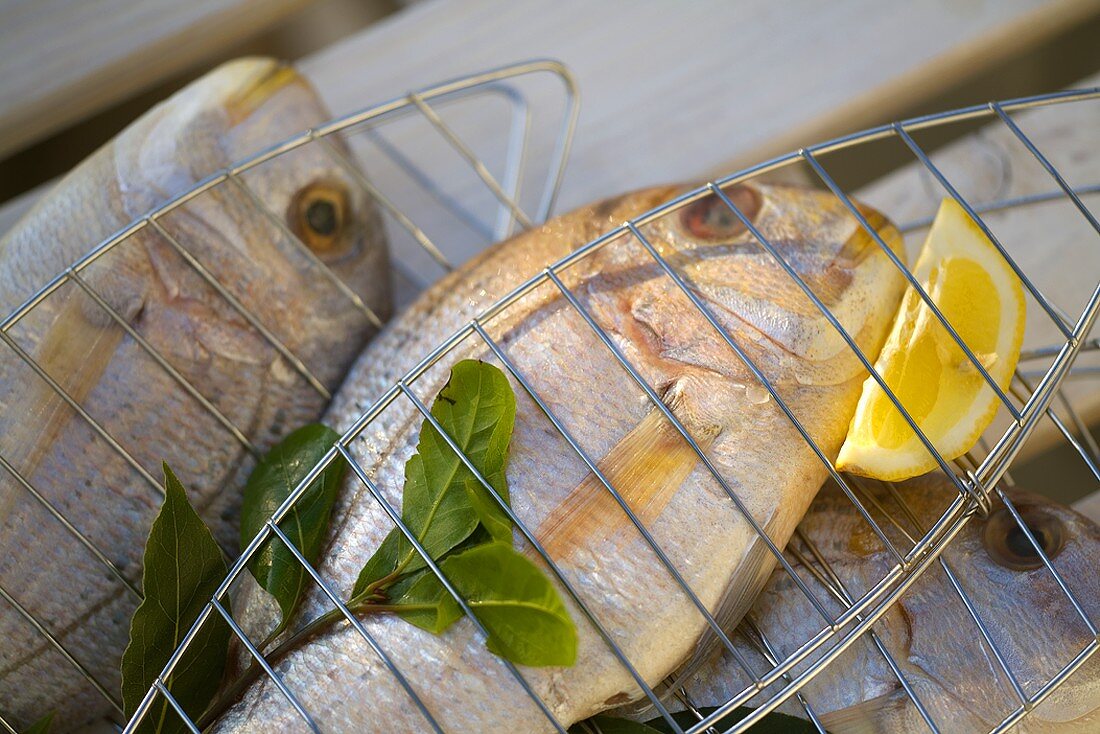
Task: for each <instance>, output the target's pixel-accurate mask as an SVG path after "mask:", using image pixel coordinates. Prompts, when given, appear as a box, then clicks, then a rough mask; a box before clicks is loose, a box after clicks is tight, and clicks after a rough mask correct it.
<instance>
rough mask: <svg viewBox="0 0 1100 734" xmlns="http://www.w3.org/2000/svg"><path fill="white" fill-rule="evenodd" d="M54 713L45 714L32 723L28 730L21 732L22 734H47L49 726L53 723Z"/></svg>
mask: <svg viewBox="0 0 1100 734" xmlns="http://www.w3.org/2000/svg"><path fill="white" fill-rule="evenodd" d="M56 713H57V712H56V711H51V712H50V713H48V714H46V715H45V716H43V717H42V718H41V719H39V720H38V721H36V722H34V723H33V724H31V725H30V726H29V727H28V728H26V729H25V730H23V734H49V731H50V724H52V723H53V717H54V714H56Z"/></svg>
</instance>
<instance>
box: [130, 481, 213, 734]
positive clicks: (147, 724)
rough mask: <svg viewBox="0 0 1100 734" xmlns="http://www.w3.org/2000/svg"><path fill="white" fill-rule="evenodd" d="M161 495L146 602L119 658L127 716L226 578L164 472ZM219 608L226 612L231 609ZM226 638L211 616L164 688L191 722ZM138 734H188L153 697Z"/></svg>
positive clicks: (207, 695) (206, 532)
mask: <svg viewBox="0 0 1100 734" xmlns="http://www.w3.org/2000/svg"><path fill="white" fill-rule="evenodd" d="M164 491H165V497H164V504H163V505H162V506H161V509H160V512H159V513H158V514H157V517H156V519H155V520H154V521H153V526H152V528H151V529H150V531H149V540H148V541H147V543H146V545H145V555H144V557H143V563H144V573H143V575H142V588H143V589H144V591H145V599H144V600H143V601H142V603H141V604H140V605H139V606H138V608H137V610H136V611H135V612H134V617H133V619H132V620H131V622H130V643H129V644H128V645H127V647H126V651H125V652H124V653H123V655H122V701H123V708H124V710H125V712H126V715H127V716H130V715H132V714H133V713H134V711H135V710H136V709H137V707H138V705H139V704H140V703H141V700H142V699H143V698H144V696H145V693H146V692H147V691H148V690H149V688H150V686H152V685H153V681H154V680H155V679H156V677H157V675H159V674H160V672H161V670H162V669H163V668H164V666H165V665H166V664H167V663H168V659H169V658H170V657H171V656H172V655H173V654H174V653H175V650H176V648H177V647H179V645H180V643H181V642H182V641H183V638H184V636H185V635H186V634H187V632H188V631H189V630H190V628H191V625H192V624H194V622H195V620H196V619H198V616H199V614H200V613H201V612H202V610H203V608H204V607H205V606H206V605H207V603H208V602H209V601H210V599H211V597H213V595H214V592H215V591H216V590H217V588H218V586H219V585H220V584H221V582H222V580H223V579H224V578H225V575H226V573H227V572H228V568H227V567H226V564H225V560H224V559H223V558H222V553H221V549H220V548H219V547H218V544H217V542H215V540H214V536H213V535H212V534H211V533H210V529H209V528H207V527H206V524H205V523H203V521H202V518H200V517H199V516H198V515H197V514H196V513H195V510H194V509H193V508H192V507H191V504H190V502H188V500H187V493H186V492H185V491H184V488H183V485H182V484H181V483H180V481H179V479H177V478H176V476H175V474H173V473H172V470H171V469H170V468H168V465H167V464H165V465H164ZM224 604H225V605H226V606H227V607H228V602H225V603H224ZM229 635H230V631H229V626H228V625H227V624H226V623H225V620H223V619H222V618H221V616H220V615H218V614H216V613H213V614H211V615H210V616H209V617H208V618H207V620H206V622H205V623H204V624H203V625H202V627H201V628H200V629H199V630H198V632H197V634H196V635H195V637H194V638H193V639H192V641H191V644H190V646H189V647H188V650H187V652H186V653H185V654H184V656H183V657H182V658H181V659H180V660H179V661H178V663H177V665H176V667H175V668H174V670H173V672H172V675H171V676H170V677H169V678H168V680H166V681H165V685H166V687H167V688H168V690H169V691H171V693H172V696H173V697H174V698H175V699H176V701H178V702H179V704H180V706H182V707H183V709H184V710H185V711H187V712H188V713H189V714H190V715H191V716H192V717H197V716H198V715H199V714H200V713H201V712H202V710H203V709H204V708H206V706H207V705H208V704H209V703H210V700H211V699H212V698H213V696H214V694H215V693H216V692H217V690H218V684H219V682H220V681H221V677H222V672H223V670H224V668H225V662H226V656H227V655H228V652H229ZM137 731H138V732H141V733H143V734H144V733H146V732H156V733H157V734H168V733H174V732H185V731H188V729H187V727H186V726H185V724H184V722H183V720H181V719H180V718H179V716H178V715H177V714H176V713H175V711H173V710H172V709H171V704H169V703H168V701H167V700H165V699H164V697H163V696H157V698H156V700H155V701H154V703H153V706H152V707H151V709H150V710H149V711H148V712H147V714H146V716H145V718H144V719H143V720H142V724H141V726H140V727H139V728H138V729H137Z"/></svg>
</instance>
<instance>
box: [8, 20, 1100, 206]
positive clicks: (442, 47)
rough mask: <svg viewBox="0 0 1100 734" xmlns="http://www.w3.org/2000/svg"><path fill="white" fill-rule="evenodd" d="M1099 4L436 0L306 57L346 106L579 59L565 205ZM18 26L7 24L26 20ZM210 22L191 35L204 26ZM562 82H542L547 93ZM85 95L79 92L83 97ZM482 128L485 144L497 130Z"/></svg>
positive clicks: (1015, 40)
mask: <svg viewBox="0 0 1100 734" xmlns="http://www.w3.org/2000/svg"><path fill="white" fill-rule="evenodd" d="M109 1H110V2H115V1H116V0H109ZM282 1H283V2H289V1H290V0H282ZM48 2H53V3H57V2H63V0H48ZM228 2H229V0H205V2H204V3H199V4H197V5H196V7H209V6H210V5H218V4H219V3H220V4H225V3H228ZM237 4H242V3H241V2H240V0H238V3H237ZM177 5H178V4H177ZM185 5H187V6H188V7H189V8H190V7H192V4H185ZM172 7H174V8H177V6H172ZM176 12H177V13H178V14H180V15H183V14H185V13H188V14H193V13H196V12H198V11H192V10H185V9H184V8H183V7H178V8H177V10H176ZM1097 13H1100V0H1004V1H1003V2H1000V3H996V4H987V3H983V4H978V5H972V4H959V3H951V2H945V1H944V0H917V1H916V2H912V3H909V4H907V6H906V7H905V9H904V10H900V9H898V8H897V7H890V6H888V5H887V4H883V3H879V2H875V1H874V0H851V1H850V2H845V3H818V2H813V1H811V0H791V1H789V2H783V3H776V2H772V0H745V1H744V2H741V3H728V2H722V1H721V0H699V1H698V2H693V3H679V4H670V3H667V2H661V1H660V0H648V1H647V2H628V1H627V0H606V1H605V2H600V3H588V2H583V0H564V1H562V2H556V3H543V2H537V1H536V0H519V1H514V0H471V1H469V2H442V1H435V2H425V3H421V4H418V5H415V6H413V7H410V8H407V9H406V10H404V11H402V12H400V13H398V14H395V15H393V16H390V17H389V18H387V19H384V20H383V21H381V22H379V23H377V24H375V25H373V26H370V27H369V28H367V29H366V30H364V31H362V32H360V33H358V34H356V35H354V36H351V37H349V38H348V39H345V40H344V41H342V42H340V43H338V44H336V45H334V46H333V47H331V48H329V49H326V50H324V51H322V52H320V53H318V54H316V55H314V56H311V57H308V58H306V59H304V60H303V61H302V62H301V63H300V66H301V68H302V70H303V71H304V73H305V74H306V75H307V76H309V77H310V78H311V79H312V80H313V81H314V83H315V84H316V85H317V87H318V88H319V90H320V91H321V94H322V96H323V97H324V98H325V100H326V102H327V103H328V104H329V106H330V107H331V109H332V110H333V112H334V113H337V114H340V113H345V112H348V111H350V110H352V109H357V108H360V107H362V106H364V105H366V104H368V103H372V102H378V101H380V100H384V99H388V98H391V97H393V96H396V95H399V94H402V93H404V92H405V91H406V90H408V89H414V88H419V87H422V86H425V85H428V84H431V83H433V82H436V81H439V80H440V79H443V78H450V77H454V76H458V75H460V74H464V73H469V72H474V71H479V70H483V69H486V68H491V67H494V66H498V65H500V64H502V63H506V62H508V61H513V60H520V59H526V58H532V57H539V56H543V57H551V58H559V59H561V60H563V61H564V62H566V63H567V64H568V65H569V66H570V68H571V69H572V70H573V71H574V72H575V74H576V76H577V78H578V79H579V80H580V84H581V89H582V94H583V100H584V103H583V112H582V115H581V120H580V125H579V127H578V130H577V136H576V146H575V148H574V155H573V156H572V159H571V164H570V173H569V175H568V176H567V180H566V185H565V188H564V191H563V196H562V199H561V201H560V206H559V209H568V208H571V207H573V206H577V205H579V204H582V203H584V202H586V201H589V200H591V199H594V198H598V197H601V196H606V195H608V194H611V193H614V192H617V191H622V190H625V189H629V188H636V187H639V186H644V185H648V184H653V183H659V182H666V181H669V180H677V179H692V178H697V177H699V176H700V175H704V174H713V173H718V172H724V171H728V170H731V169H733V168H735V167H737V166H741V165H748V164H750V163H753V162H756V161H759V160H762V159H764V158H765V157H767V156H769V155H771V154H774V153H777V152H781V151H783V150H786V149H789V148H791V147H794V146H796V145H801V144H806V143H808V142H813V141H816V140H820V139H823V138H826V137H829V136H832V135H835V134H840V133H843V132H849V131H851V130H855V129H859V128H860V127H862V126H866V125H868V124H871V123H875V122H881V121H884V120H887V119H890V118H891V117H892V116H893V115H894V113H895V112H896V111H897V110H899V109H901V108H902V107H904V106H909V105H912V104H914V103H919V102H920V101H921V100H923V99H927V98H929V97H930V96H933V95H935V94H937V93H938V92H940V91H942V90H943V89H945V88H947V87H949V86H951V85H953V84H956V83H959V82H961V81H962V80H965V79H966V78H967V77H968V76H969V75H974V74H978V73H980V72H981V71H982V70H984V69H988V68H991V67H992V66H995V65H996V64H997V63H998V62H999V61H1001V60H1003V59H1004V58H1006V57H1007V56H1009V55H1012V54H1018V53H1023V52H1024V51H1026V50H1027V49H1029V48H1031V47H1033V46H1035V45H1037V44H1039V43H1042V42H1043V41H1044V40H1045V39H1048V38H1050V37H1052V36H1054V35H1056V34H1058V33H1059V32H1062V31H1064V30H1065V29H1067V28H1069V27H1071V26H1074V25H1075V24H1077V23H1080V22H1082V21H1083V20H1084V19H1087V18H1089V17H1092V16H1094V15H1096V14H1097ZM108 14H109V13H104V15H108ZM13 25H14V24H11V25H9V26H5V28H7V29H8V30H5V31H2V32H3V33H12V32H13V31H11V30H10V28H11V27H12V26H13ZM196 36H197V34H196V33H195V32H194V31H192V32H190V33H188V34H187V37H188V38H189V39H192V41H194V42H199V41H195V38H196ZM20 56H21V54H19V53H8V54H5V55H4V57H5V59H6V61H3V62H0V63H5V64H7V65H9V66H10V67H11V69H10V71H9V70H8V69H6V68H5V69H4V72H3V74H0V79H3V80H5V81H4V83H8V84H15V83H20V84H24V85H25V84H26V82H22V81H18V82H17V78H19V77H20V76H21V74H20V73H18V72H19V70H20V69H24V68H26V65H27V63H29V62H24V61H20V60H19V57H20ZM133 71H134V70H132V69H131V72H133ZM137 73H141V72H140V70H137ZM70 74H71V72H70ZM88 86H93V85H88ZM558 94H559V90H557V89H554V88H551V87H547V88H544V89H541V90H539V91H537V92H536V93H535V95H534V96H535V98H534V99H532V108H533V109H536V110H537V109H539V105H540V104H541V103H543V102H545V101H546V99H547V98H550V97H553V98H554V99H556V98H557V95H558ZM55 96H56V95H55ZM4 98H10V94H9V95H6V97H0V99H4ZM69 103H70V104H72V105H78V101H77V100H76V99H75V98H73V99H71V100H70V101H69ZM24 117H26V116H25V115H24ZM0 120H2V116H0ZM0 129H2V126H0ZM24 134H25V133H24ZM416 134H419V135H422V134H423V131H422V130H421V131H419V132H417V133H416ZM488 134H489V135H496V134H497V133H496V132H492V133H488ZM4 138H5V136H4V135H3V134H0V145H3V144H5V141H4ZM414 141H415V137H405V138H402V137H398V138H397V139H396V140H395V143H397V144H401V143H405V142H408V143H409V144H414ZM469 142H470V144H471V146H472V147H473V148H474V149H480V148H482V147H484V144H486V143H488V144H490V145H491V144H492V143H493V141H491V140H490V141H486V140H477V139H473V140H470V141H469ZM551 144H552V143H551V141H550V140H549V139H547V140H542V141H537V142H536V143H535V144H534V146H533V148H532V150H531V155H532V158H533V159H534V160H545V159H546V157H547V155H548V153H549V150H550V147H551ZM445 165H447V166H450V167H449V168H439V169H437V170H435V171H433V173H434V175H436V176H437V177H438V178H439V179H441V180H449V179H461V178H462V177H464V176H465V177H468V175H469V173H468V171H467V170H465V168H464V164H463V163H462V162H461V161H458V160H457V159H456V160H453V161H450V162H447V163H445ZM2 211H3V208H2V207H0V212H2ZM3 220H4V217H3V216H2V215H0V221H3ZM447 224H448V225H449V224H450V223H447Z"/></svg>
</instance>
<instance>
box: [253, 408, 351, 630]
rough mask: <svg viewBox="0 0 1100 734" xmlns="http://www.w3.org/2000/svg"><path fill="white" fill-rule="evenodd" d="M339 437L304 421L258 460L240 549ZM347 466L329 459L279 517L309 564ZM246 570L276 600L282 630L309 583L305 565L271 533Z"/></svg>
mask: <svg viewBox="0 0 1100 734" xmlns="http://www.w3.org/2000/svg"><path fill="white" fill-rule="evenodd" d="M339 438H340V434H338V433H336V431H334V430H332V429H331V428H329V427H327V426H324V425H321V424H319V423H317V424H312V425H307V426H303V427H302V428H299V429H298V430H296V431H294V432H293V433H291V434H290V435H289V436H287V437H286V438H284V439H283V440H282V441H281V442H280V443H278V444H277V445H276V446H274V447H273V448H272V449H271V450H270V451H269V452H268V453H267V454H266V455H265V456H264V457H263V458H262V459H261V460H260V462H259V463H258V464H257V465H256V468H255V469H253V470H252V474H251V475H250V476H249V478H248V483H247V484H246V485H245V489H244V502H243V504H242V507H241V549H242V550H243V549H244V548H245V547H247V546H248V544H249V543H250V542H252V539H253V538H254V537H255V536H256V534H257V533H259V532H260V531H261V530H262V529H263V526H264V524H265V523H266V522H267V521H268V520H269V519H270V518H271V516H272V514H274V512H275V510H277V509H278V508H279V506H280V505H281V504H282V503H283V502H284V501H285V500H286V498H287V497H289V496H290V494H291V493H292V492H293V491H294V490H295V489H296V488H297V486H298V484H299V482H301V481H302V479H304V478H305V476H306V475H307V474H308V473H309V471H310V470H311V469H312V468H313V467H314V466H315V465H316V464H317V463H318V462H319V461H320V460H321V459H322V458H323V457H324V455H325V454H326V453H327V452H328V450H329V449H330V448H332V445H333V444H334V443H336V441H338V440H339ZM346 469H347V464H346V463H345V462H344V461H343V459H342V458H339V459H337V460H336V461H334V462H332V463H331V464H329V466H328V467H327V468H326V469H325V470H324V471H323V472H322V473H321V474H320V476H318V477H317V478H316V479H315V480H314V481H313V483H312V484H310V486H309V488H307V489H306V491H305V492H304V493H303V494H302V495H301V497H299V498H298V501H297V502H296V503H295V505H294V507H293V508H292V509H291V510H290V512H288V513H287V514H286V516H284V517H283V519H282V520H281V521H280V522H279V529H280V530H282V531H283V532H284V533H286V536H287V537H288V538H290V541H291V542H292V543H294V545H295V547H297V548H298V550H299V552H301V554H302V555H303V556H304V557H305V558H306V560H308V561H309V562H310V563H312V562H314V561H316V560H317V556H318V555H319V554H320V552H321V547H322V544H323V543H324V540H325V537H326V535H327V532H328V526H329V519H330V516H331V514H332V506H333V504H334V503H335V501H336V497H337V495H338V494H339V492H340V485H341V483H342V481H343V478H344V473H345V471H346ZM248 569H249V571H251V572H252V575H253V576H254V577H255V578H256V581H258V582H259V584H260V586H262V587H263V588H264V589H265V590H266V591H267V592H268V593H270V594H271V595H272V596H273V597H275V600H276V602H278V604H279V609H280V611H281V613H282V622H281V623H280V625H279V629H280V630H281V629H282V628H283V627H285V626H286V625H287V624H288V623H289V622H290V618H291V615H292V614H293V613H294V609H295V607H296V606H297V604H298V600H299V599H300V598H301V596H302V593H303V591H304V590H305V588H306V587H307V586H308V584H309V583H310V579H309V576H308V575H307V573H306V570H305V568H303V567H302V564H301V563H299V562H298V559H297V558H295V557H294V554H293V553H292V552H291V550H290V549H289V548H287V546H286V544H285V543H284V542H283V541H282V539H281V538H278V537H272V538H269V539H268V540H267V542H266V543H264V545H263V546H261V547H260V549H259V551H258V552H257V553H256V554H255V555H254V556H253V559H252V562H251V563H249V564H248Z"/></svg>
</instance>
